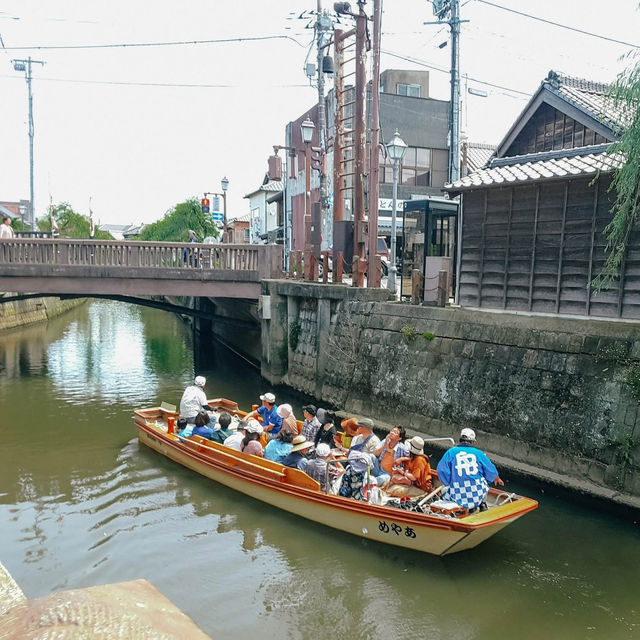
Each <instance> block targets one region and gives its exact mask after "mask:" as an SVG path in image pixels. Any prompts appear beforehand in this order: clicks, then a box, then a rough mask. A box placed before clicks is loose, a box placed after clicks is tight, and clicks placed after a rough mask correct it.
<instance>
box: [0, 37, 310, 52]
mask: <svg viewBox="0 0 640 640" xmlns="http://www.w3.org/2000/svg"><path fill="white" fill-rule="evenodd" d="M260 40H291V41H292V42H295V43H296V44H297V45H298V46H299V47H305V45H303V44H301V43H300V42H298V41H297V40H296V39H295V38H292V37H291V36H253V37H247V38H220V39H217V40H176V41H167V42H120V43H111V44H65V45H32V46H21V47H4V49H5V50H7V51H31V50H33V49H38V50H45V49H46V50H48V51H52V50H57V51H60V50H65V49H66V50H68V49H117V48H135V47H172V46H180V45H193V44H222V43H227V42H256V41H260Z"/></svg>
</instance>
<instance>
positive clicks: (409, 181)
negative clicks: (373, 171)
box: [380, 147, 432, 187]
mask: <svg viewBox="0 0 640 640" xmlns="http://www.w3.org/2000/svg"><path fill="white" fill-rule="evenodd" d="M431 153H432V150H431V149H425V148H422V147H417V148H416V147H408V148H407V150H406V152H405V154H404V158H403V160H402V164H401V165H400V167H399V172H398V184H406V185H412V186H415V187H430V186H432V184H431ZM380 162H381V167H380V178H381V181H382V182H384V183H386V184H393V165H392V163H391V161H390V160H389V158H381V159H380ZM382 165H384V166H382ZM383 170H384V173H383Z"/></svg>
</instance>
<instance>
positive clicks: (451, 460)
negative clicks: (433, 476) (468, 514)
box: [437, 428, 504, 511]
mask: <svg viewBox="0 0 640 640" xmlns="http://www.w3.org/2000/svg"><path fill="white" fill-rule="evenodd" d="M437 470H438V478H439V479H440V482H442V484H443V485H446V487H447V491H446V493H445V494H444V495H443V496H442V497H443V498H444V499H445V500H452V501H453V502H457V503H458V504H459V505H461V506H463V507H466V508H467V509H470V510H473V509H476V508H477V507H480V510H481V511H482V510H484V509H486V503H485V502H484V499H485V497H486V496H487V493H488V492H489V484H488V483H490V482H493V483H494V484H496V485H499V486H501V487H502V486H504V482H502V480H501V479H500V476H499V475H498V470H497V469H496V467H495V465H494V464H493V462H491V460H489V458H487V456H486V455H485V454H484V453H483V452H482V451H480V449H478V448H476V434H475V431H474V430H473V429H469V428H465V429H463V430H462V431H461V432H460V444H459V445H458V446H457V447H452V448H451V449H448V450H447V451H446V452H445V454H444V455H443V456H442V459H441V460H440V462H439V463H438V468H437ZM483 505H484V506H483Z"/></svg>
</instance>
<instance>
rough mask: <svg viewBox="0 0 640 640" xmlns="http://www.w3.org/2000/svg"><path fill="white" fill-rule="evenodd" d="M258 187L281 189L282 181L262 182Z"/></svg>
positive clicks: (265, 189) (264, 189)
mask: <svg viewBox="0 0 640 640" xmlns="http://www.w3.org/2000/svg"><path fill="white" fill-rule="evenodd" d="M260 189H261V190H262V191H282V182H281V181H275V180H274V181H273V182H268V183H267V184H263V185H262V186H261V187H260Z"/></svg>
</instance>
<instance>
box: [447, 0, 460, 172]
mask: <svg viewBox="0 0 640 640" xmlns="http://www.w3.org/2000/svg"><path fill="white" fill-rule="evenodd" d="M449 25H450V27H451V106H450V108H451V140H450V141H449V182H455V181H456V180H458V179H459V178H460V0H451V20H450V21H449Z"/></svg>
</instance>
